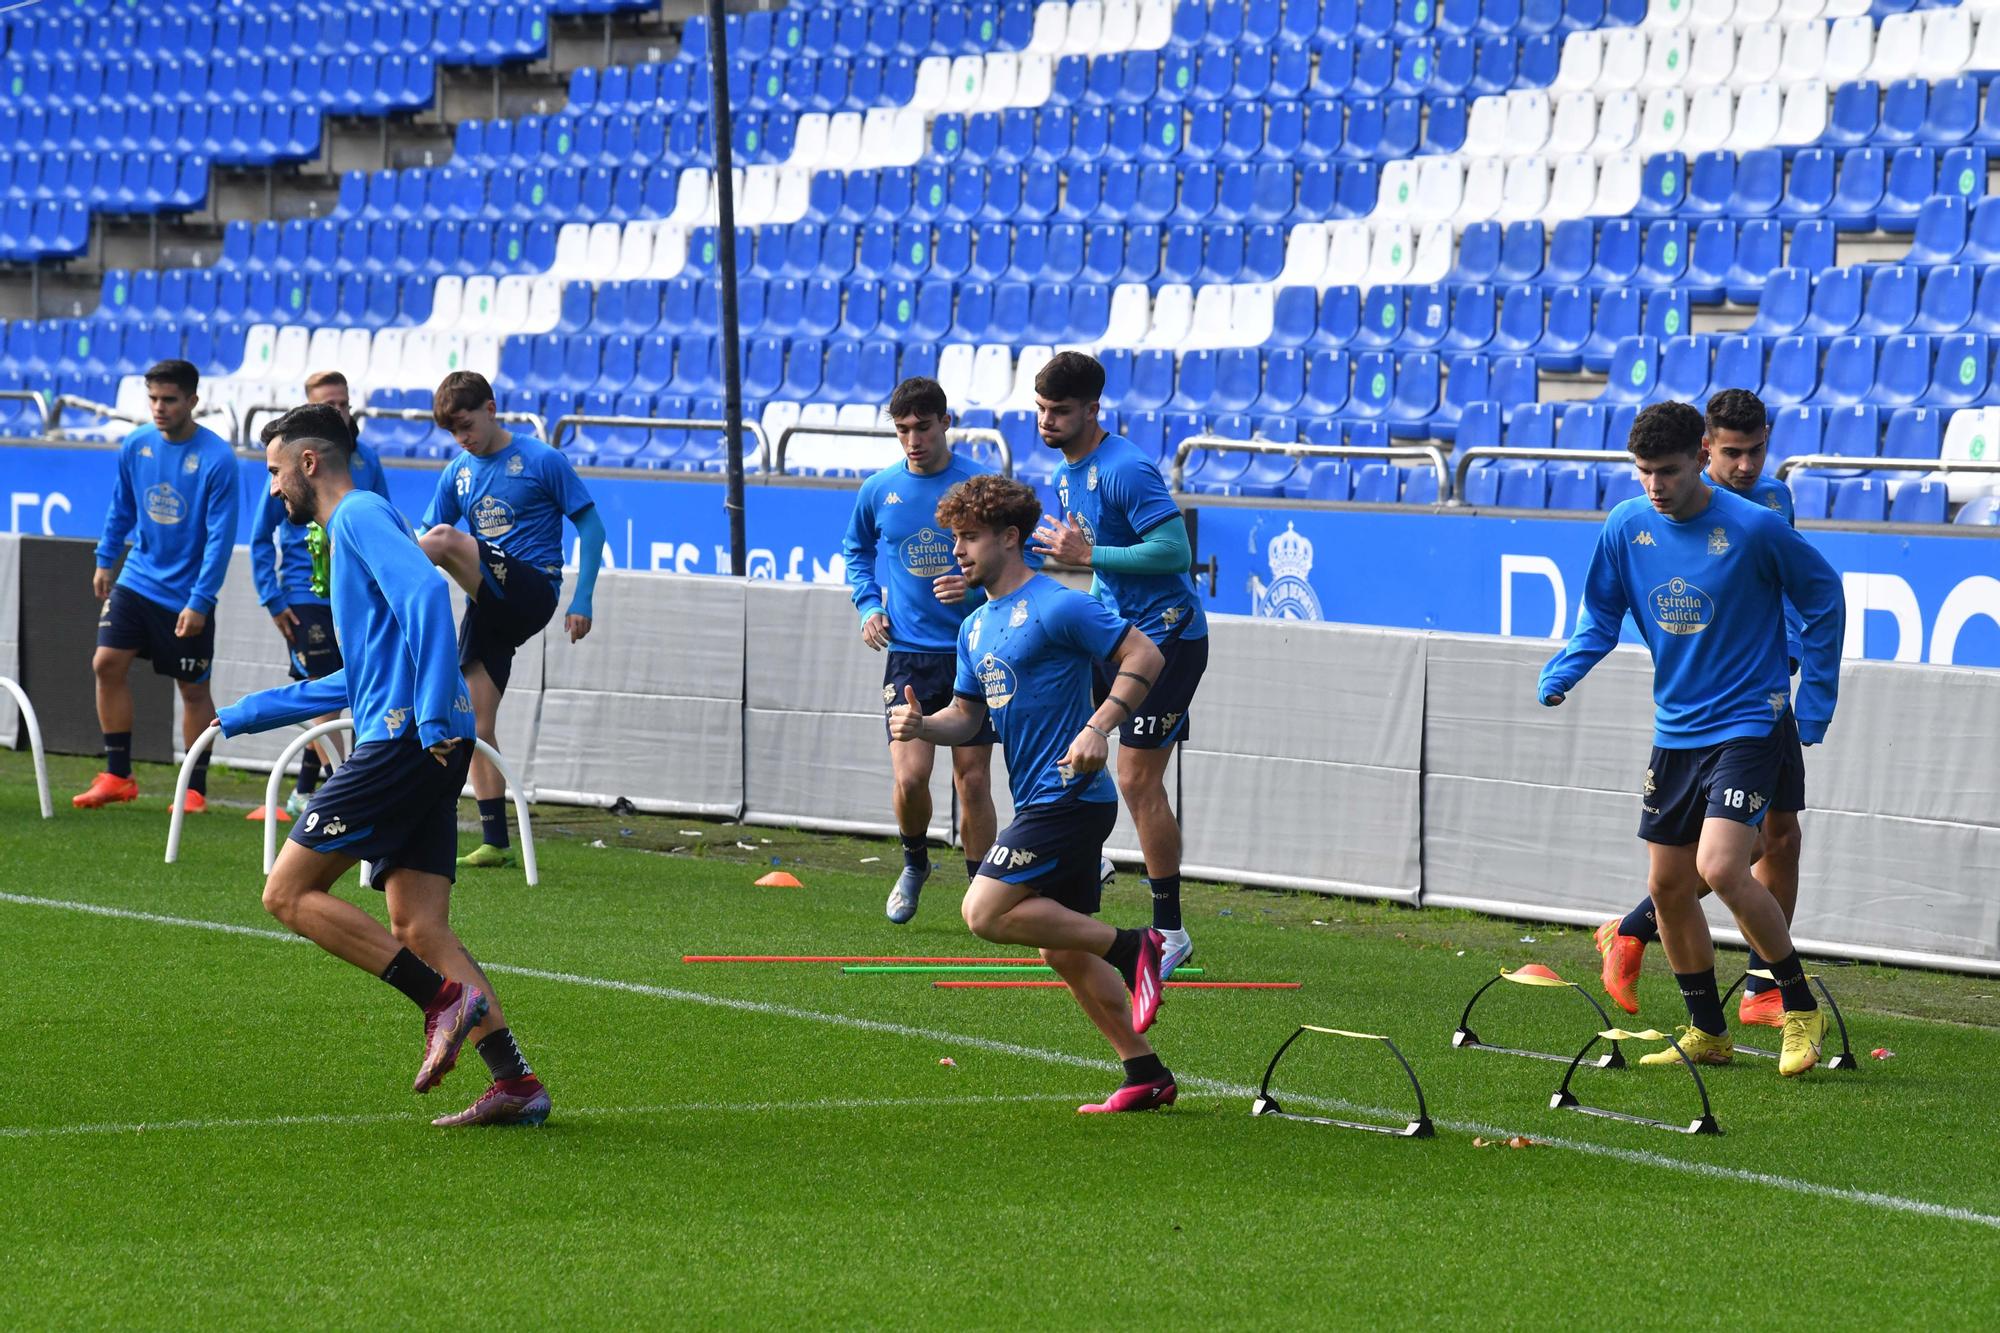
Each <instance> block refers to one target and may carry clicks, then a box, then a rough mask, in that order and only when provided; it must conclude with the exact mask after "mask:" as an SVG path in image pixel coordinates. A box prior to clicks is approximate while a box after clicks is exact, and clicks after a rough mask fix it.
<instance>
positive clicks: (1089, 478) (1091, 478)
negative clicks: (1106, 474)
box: [1083, 463, 1097, 491]
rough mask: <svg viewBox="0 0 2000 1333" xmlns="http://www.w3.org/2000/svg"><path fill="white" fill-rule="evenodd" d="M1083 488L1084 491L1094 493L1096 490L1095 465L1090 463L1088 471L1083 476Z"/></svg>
mask: <svg viewBox="0 0 2000 1333" xmlns="http://www.w3.org/2000/svg"><path fill="white" fill-rule="evenodd" d="M1083 486H1084V489H1085V490H1090V491H1094V490H1096V489H1097V464H1095V463H1092V464H1091V465H1090V471H1089V472H1088V473H1087V474H1086V475H1085V476H1084V479H1083Z"/></svg>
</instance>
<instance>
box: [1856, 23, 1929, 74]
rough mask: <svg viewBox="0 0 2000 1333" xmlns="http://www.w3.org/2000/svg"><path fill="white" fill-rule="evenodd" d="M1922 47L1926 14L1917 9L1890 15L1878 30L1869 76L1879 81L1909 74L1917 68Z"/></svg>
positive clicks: (1921, 54)
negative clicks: (1918, 11)
mask: <svg viewBox="0 0 2000 1333" xmlns="http://www.w3.org/2000/svg"><path fill="white" fill-rule="evenodd" d="M1923 49H1924V16H1923V15H1922V14H1919V13H1916V12H1914V11H1913V12H1911V13H1908V14H1891V15H1889V16H1888V17H1887V18H1885V19H1883V20H1882V26H1881V27H1879V28H1877V29H1876V30H1875V55H1874V58H1873V59H1871V60H1870V61H1869V62H1868V77H1869V78H1871V79H1873V80H1874V81H1875V82H1877V83H1880V84H1891V83H1895V82H1897V81H1898V80H1901V79H1907V78H1910V77H1911V76H1913V75H1914V74H1915V73H1916V72H1917V62H1918V61H1919V60H1920V59H1921V58H1922V56H1923Z"/></svg>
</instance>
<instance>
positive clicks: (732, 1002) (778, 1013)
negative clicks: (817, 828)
mask: <svg viewBox="0 0 2000 1333" xmlns="http://www.w3.org/2000/svg"><path fill="white" fill-rule="evenodd" d="M0 902H5V903H12V904H14V905H16V906H20V907H47V908H54V909H56V910H59V911H71V912H83V913H87V914H89V915H91V916H101V917H110V918H113V919H115V920H122V921H140V922H145V923H147V924H150V925H161V926H180V927H184V928H187V929H191V930H209V931H219V932H222V933H224V934H230V935H249V936H253V937H255V938H258V939H268V940H279V941H287V942H290V941H299V937H298V936H296V935H293V934H290V933H288V932H285V931H277V930H264V929H260V928H258V927H255V926H239V925H233V924H230V923H227V922H222V921H203V920H200V919H198V918H194V917H181V916H166V915H163V914H161V913H158V912H140V911H134V910H131V909H129V908H123V907H107V906H104V905H102V904H99V903H84V902H73V901H69V900H66V899H60V898H35V897H30V896H27V895H25V894H18V893H0ZM300 942H303V941H300ZM484 966H485V968H486V970H487V971H488V972H498V973H502V974H503V975H507V976H516V977H526V978H530V979H533V980H537V981H554V982H558V983H561V984H564V985H571V986H585V987H589V988H592V989H595V990H609V991H619V992H623V993H625V994H628V995H644V996H647V997H649V998H651V999H657V1000H669V1001H673V1002H676V1003H681V1004H698V1005H705V1006H707V1007H710V1008H716V1009H734V1010H736V1011H738V1012H741V1013H752V1014H764V1015H768V1016H771V1017H775V1018H795V1019H798V1020H800V1021H802V1022H808V1023H824V1024H827V1025H828V1026H832V1027H843V1028H849V1029H852V1030H855V1031H861V1032H879V1033H882V1034H883V1035H885V1036H892V1037H906V1038H913V1039H916V1040H921V1041H928V1042H934V1043H943V1044H950V1045H954V1046H961V1047H970V1048H972V1049H974V1050H981V1051H988V1052H991V1053H992V1054H995V1055H1012V1056H1018V1057H1020V1058H1022V1059H1025V1060H1036V1061H1040V1062H1041V1063H1043V1064H1053V1065H1065V1066H1069V1067H1071V1068H1076V1069H1095V1070H1116V1069H1117V1066H1116V1065H1115V1064H1113V1063H1112V1062H1111V1061H1109V1060H1097V1059H1092V1058H1090V1057H1088V1056H1082V1055H1074V1054H1071V1053H1070V1052H1068V1051H1051V1050H1047V1049H1044V1048H1042V1047H1038V1046H1023V1045H1020V1044H1018V1043H1016V1042H1010V1041H997V1040H995V1039H993V1038H991V1037H972V1036H966V1035H964V1034H962V1033H957V1032H946V1031H942V1030H940V1029H937V1028H923V1027H917V1026H915V1025H913V1024H907V1023H890V1022H885V1021H883V1020H881V1019H875V1018H861V1017H858V1016H856V1015H853V1014H831V1013H824V1012H821V1011H820V1010H816V1009H801V1008H798V1007H796V1006H794V1005H788V1004H774V1003H771V1002H769V1001H764V1000H743V999H737V998H734V997H732V996H726V995H710V994H708V993H706V992H704V991H691V990H682V989H679V988H678V987H673V986H653V985H647V984H645V983H643V982H637V981H617V980H613V979H611V978H608V977H591V976H583V975H580V974H578V973H575V972H553V971H549V970H547V969H545V968H539V967H517V966H512V965H509V964H505V963H487V964H484ZM1178 1079H1179V1082H1180V1084H1181V1086H1182V1087H1184V1088H1188V1089H1191V1090H1197V1091H1201V1092H1207V1093H1212V1094H1215V1095H1217V1096H1223V1097H1238V1098H1243V1099H1246V1100H1247V1099H1249V1098H1252V1097H1255V1096H1256V1095H1257V1089H1256V1088H1254V1087H1252V1086H1250V1085H1249V1084H1244V1083H1232V1082H1228V1081H1226V1080H1222V1079H1212V1078H1201V1077H1196V1076H1192V1075H1180V1076H1178ZM1289 1100H1292V1101H1295V1102H1298V1103H1300V1104H1301V1105H1309V1106H1313V1107H1315V1108H1316V1109H1335V1110H1339V1109H1346V1110H1355V1111H1362V1112H1370V1111H1373V1113H1376V1114H1397V1113H1394V1112H1384V1111H1381V1110H1380V1109H1379V1108H1368V1107H1352V1106H1349V1105H1348V1104H1346V1103H1341V1102H1336V1101H1327V1100H1325V1099H1320V1098H1311V1097H1300V1096H1297V1095H1296V1094H1294V1095H1293V1096H1292V1097H1290V1098H1289ZM287 1123H290V1122H289V1121H287ZM300 1123H318V1122H316V1121H312V1120H304V1121H301V1122H300ZM327 1123H338V1122H337V1121H328V1122H327ZM1437 1123H1438V1124H1439V1125H1441V1126H1443V1127H1445V1128H1447V1129H1453V1130H1458V1131H1460V1132H1463V1133H1471V1134H1482V1135H1492V1136H1493V1137H1495V1138H1506V1137H1512V1136H1513V1135H1515V1134H1521V1133H1523V1131H1521V1130H1510V1129H1504V1128H1501V1127H1499V1126H1495V1125H1487V1124H1482V1123H1480V1122H1478V1121H1469V1120H1443V1119H1439V1120H1438V1121H1437ZM1525 1137H1528V1138H1531V1139H1534V1140H1535V1142H1536V1143H1537V1144H1538V1145H1541V1146H1545V1147H1551V1148H1561V1149H1565V1150H1567V1151H1570V1152H1579V1153H1584V1154H1587V1155H1589V1156H1593V1157H1604V1158H1609V1159H1611V1160H1613V1161H1618V1162H1624V1163H1626V1164H1628V1165H1631V1166H1647V1167H1654V1168H1657V1169H1659V1170H1663V1171H1678V1172H1681V1173H1682V1174H1685V1175H1694V1176H1703V1177H1706V1178H1708V1179H1711V1180H1727V1181H1733V1182H1736V1183H1739V1184H1745V1185H1757V1186H1761V1187H1763V1188H1766V1189H1775V1190H1783V1191H1785V1192H1787V1193H1791V1194H1801V1195H1805V1196H1807V1197H1810V1198H1816V1199H1832V1200H1837V1201H1839V1202H1844V1203H1853V1204H1859V1205H1861V1206H1863V1207H1868V1208H1878V1209H1882V1210H1884V1211H1887V1212H1897V1213H1908V1214H1911V1215H1914V1216H1918V1217H1931V1218H1937V1219H1940V1220H1948V1221H1954V1222H1969V1223H1972V1224H1974V1225H1976V1226H1983V1227H1989V1228H1993V1229H1995V1230H2000V1215H1996V1214H1992V1213H1982V1212H1978V1211H1976V1210H1974V1209H1970V1208H1959V1207H1954V1206H1952V1205H1949V1204H1941V1203H1932V1202H1930V1201H1928V1200H1925V1199H1910V1198H1905V1197H1903V1196H1901V1195H1897V1194H1882V1193H1878V1192H1876V1191H1873V1190H1860V1189H1851V1188H1848V1187H1846V1186H1841V1185H1823V1184H1820V1183H1818V1182H1816V1181H1810V1180H1798V1179H1795V1178H1794V1177H1791V1176H1780V1175H1774V1174H1772V1173H1769V1172H1764V1171H1747V1170H1744V1169H1742V1168H1740V1167H1732V1166H1717V1165H1715V1164H1713V1163H1709V1162H1690V1161H1684V1160H1682V1159H1680V1158H1676V1157H1668V1156H1666V1155H1665V1154H1663V1153H1656V1152H1650V1151H1647V1150H1645V1149H1642V1148H1619V1147H1614V1146H1612V1145H1610V1144H1602V1143H1592V1142H1589V1141H1587V1140H1583V1139H1567V1138H1560V1137H1552V1136H1548V1135H1542V1134H1535V1133H1528V1134H1526V1135H1525Z"/></svg>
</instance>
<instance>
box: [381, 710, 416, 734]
mask: <svg viewBox="0 0 2000 1333" xmlns="http://www.w3.org/2000/svg"><path fill="white" fill-rule="evenodd" d="M409 721H410V710H409V709H407V708H391V709H390V710H389V711H388V712H386V713H384V714H382V725H383V726H384V727H386V728H388V730H389V734H390V735H391V736H394V735H395V734H396V733H397V732H399V731H401V730H402V729H403V728H404V727H405V726H406V725H408V723H409Z"/></svg>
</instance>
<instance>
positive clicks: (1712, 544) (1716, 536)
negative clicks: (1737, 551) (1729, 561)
mask: <svg viewBox="0 0 2000 1333" xmlns="http://www.w3.org/2000/svg"><path fill="white" fill-rule="evenodd" d="M1708 553H1709V554H1710V555H1727V554H1728V553H1729V534H1728V533H1726V532H1724V531H1723V530H1722V529H1721V528H1717V529H1716V530H1715V531H1714V532H1711V533H1709V534H1708Z"/></svg>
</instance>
